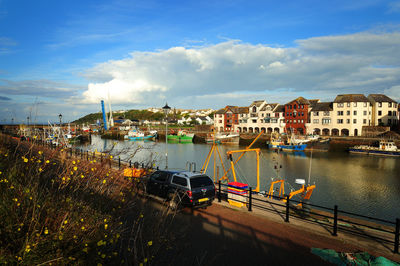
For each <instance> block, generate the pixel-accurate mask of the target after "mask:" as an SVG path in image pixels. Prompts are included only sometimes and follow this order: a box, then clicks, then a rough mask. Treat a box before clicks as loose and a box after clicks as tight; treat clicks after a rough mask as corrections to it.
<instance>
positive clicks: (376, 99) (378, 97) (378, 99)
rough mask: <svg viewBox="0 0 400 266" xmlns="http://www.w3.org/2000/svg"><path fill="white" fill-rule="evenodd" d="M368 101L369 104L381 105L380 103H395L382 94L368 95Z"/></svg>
mask: <svg viewBox="0 0 400 266" xmlns="http://www.w3.org/2000/svg"><path fill="white" fill-rule="evenodd" d="M368 99H369V100H370V101H371V102H378V103H381V102H389V103H395V102H396V101H394V100H392V99H391V98H389V97H387V96H386V95H384V94H370V95H368Z"/></svg>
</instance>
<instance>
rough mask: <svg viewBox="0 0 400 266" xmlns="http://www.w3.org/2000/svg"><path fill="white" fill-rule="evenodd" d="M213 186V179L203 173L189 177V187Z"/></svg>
mask: <svg viewBox="0 0 400 266" xmlns="http://www.w3.org/2000/svg"><path fill="white" fill-rule="evenodd" d="M207 186H214V183H213V181H212V180H211V179H210V178H209V177H208V176H205V175H201V176H196V177H192V178H190V187H191V188H192V189H194V188H199V187H207Z"/></svg>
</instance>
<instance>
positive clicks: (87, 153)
mask: <svg viewBox="0 0 400 266" xmlns="http://www.w3.org/2000/svg"><path fill="white" fill-rule="evenodd" d="M86 161H89V151H86Z"/></svg>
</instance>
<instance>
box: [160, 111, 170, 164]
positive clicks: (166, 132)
mask: <svg viewBox="0 0 400 266" xmlns="http://www.w3.org/2000/svg"><path fill="white" fill-rule="evenodd" d="M162 109H163V111H164V114H165V169H168V113H169V111H170V110H171V107H169V106H168V103H165V106H164V107H163V108H162Z"/></svg>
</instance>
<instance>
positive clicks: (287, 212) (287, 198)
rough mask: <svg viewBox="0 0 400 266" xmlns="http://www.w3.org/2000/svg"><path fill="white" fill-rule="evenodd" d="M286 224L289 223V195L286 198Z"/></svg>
mask: <svg viewBox="0 0 400 266" xmlns="http://www.w3.org/2000/svg"><path fill="white" fill-rule="evenodd" d="M285 222H287V223H288V222H289V195H287V196H286V219H285Z"/></svg>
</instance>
